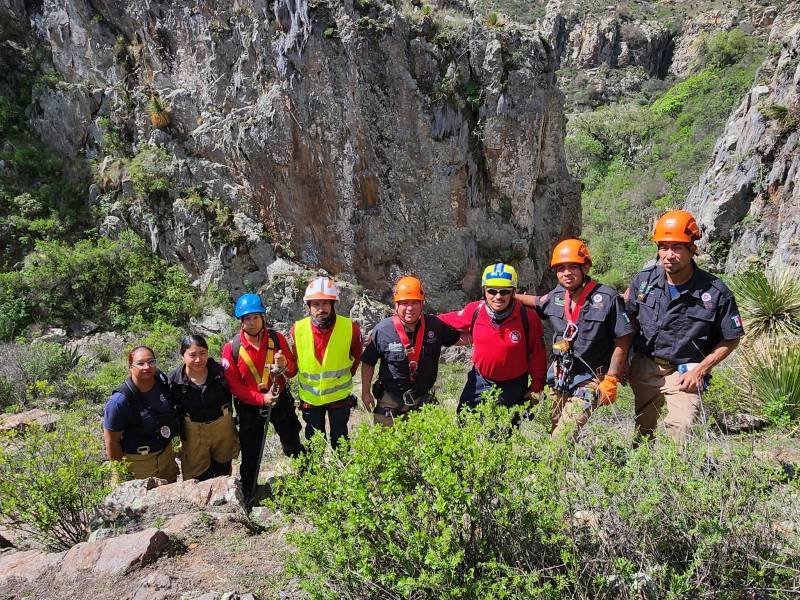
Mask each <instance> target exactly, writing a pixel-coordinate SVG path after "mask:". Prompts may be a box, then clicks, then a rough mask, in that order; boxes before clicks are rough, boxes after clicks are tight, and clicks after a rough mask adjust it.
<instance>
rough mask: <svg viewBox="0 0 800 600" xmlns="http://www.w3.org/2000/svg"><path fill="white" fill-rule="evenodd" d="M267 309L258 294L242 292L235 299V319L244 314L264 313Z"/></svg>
mask: <svg viewBox="0 0 800 600" xmlns="http://www.w3.org/2000/svg"><path fill="white" fill-rule="evenodd" d="M266 312H267V309H266V308H264V305H263V304H262V303H261V296H259V295H258V294H242V295H241V296H239V299H238V300H237V301H236V310H234V313H233V314H234V315H235V316H236V318H237V319H241V318H242V317H244V316H245V315H252V314H254V313H260V314H262V315H263V314H266Z"/></svg>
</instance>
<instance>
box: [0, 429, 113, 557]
mask: <svg viewBox="0 0 800 600" xmlns="http://www.w3.org/2000/svg"><path fill="white" fill-rule="evenodd" d="M94 422H95V419H94V417H93V415H86V414H81V415H73V416H71V417H63V418H62V419H61V420H60V421H59V422H58V428H57V430H55V431H52V432H46V431H44V430H43V429H42V428H40V427H31V428H29V429H27V430H26V431H25V434H24V436H22V437H18V438H16V439H13V440H7V441H13V442H14V443H13V444H8V445H5V444H0V519H1V520H3V521H5V522H7V523H8V524H9V525H11V526H12V527H14V528H15V529H18V530H20V531H23V532H26V533H28V534H30V535H32V536H33V537H35V538H36V539H38V540H39V541H40V542H42V543H43V544H44V545H45V546H46V547H47V548H49V549H51V550H65V549H67V548H69V547H71V546H73V545H74V544H77V543H79V542H83V541H85V540H86V538H87V536H88V534H89V523H90V521H91V519H92V518H93V516H94V514H95V510H96V508H97V506H98V505H99V504H100V503H101V502H102V500H103V498H104V497H105V496H106V494H108V493H109V492H110V491H111V487H110V485H109V482H110V478H111V467H110V466H109V465H108V464H103V449H102V442H101V437H100V436H99V435H98V434H97V428H96V426H95V425H94Z"/></svg>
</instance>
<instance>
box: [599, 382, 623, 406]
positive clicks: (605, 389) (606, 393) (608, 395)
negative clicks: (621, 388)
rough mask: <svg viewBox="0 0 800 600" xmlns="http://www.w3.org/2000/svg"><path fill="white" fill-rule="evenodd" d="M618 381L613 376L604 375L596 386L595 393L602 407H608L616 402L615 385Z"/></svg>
mask: <svg viewBox="0 0 800 600" xmlns="http://www.w3.org/2000/svg"><path fill="white" fill-rule="evenodd" d="M618 383H619V379H617V378H616V377H614V376H613V375H606V376H605V377H603V381H601V382H600V385H598V386H597V392H598V394H599V398H600V404H601V405H602V406H608V405H609V404H613V403H614V402H616V401H617V384H618Z"/></svg>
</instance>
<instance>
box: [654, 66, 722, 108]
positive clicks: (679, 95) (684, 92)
mask: <svg viewBox="0 0 800 600" xmlns="http://www.w3.org/2000/svg"><path fill="white" fill-rule="evenodd" d="M713 80H714V74H713V73H712V72H711V71H702V72H701V73H698V74H697V75H692V76H691V77H689V78H688V79H686V80H685V81H682V82H681V83H678V84H677V85H674V86H673V87H671V88H670V89H669V90H667V92H666V93H665V94H664V95H663V96H662V97H661V98H659V99H658V100H656V101H655V102H653V104H652V105H651V106H650V110H651V111H653V113H654V114H656V115H658V116H663V115H668V116H670V117H676V116H678V114H679V113H680V112H681V110H683V106H684V105H685V104H686V102H687V101H688V100H689V99H690V98H691V97H692V96H696V95H698V94H701V93H706V92H708V91H709V90H710V89H711V86H712V85H713Z"/></svg>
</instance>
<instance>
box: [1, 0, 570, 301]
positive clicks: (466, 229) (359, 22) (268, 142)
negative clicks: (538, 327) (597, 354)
mask: <svg viewBox="0 0 800 600" xmlns="http://www.w3.org/2000/svg"><path fill="white" fill-rule="evenodd" d="M23 12H24V14H21V13H23ZM0 13H4V16H8V15H13V16H14V20H15V22H20V23H25V24H27V27H28V35H29V36H30V39H31V40H32V41H31V43H33V40H36V41H37V42H38V44H40V45H41V46H42V47H44V48H45V49H46V50H47V51H48V54H49V57H50V58H49V61H50V62H51V65H45V68H47V67H48V66H51V68H52V69H53V70H54V71H55V72H56V73H57V75H58V78H59V79H60V81H58V82H57V83H55V84H52V85H49V86H45V87H44V88H43V89H40V90H38V91H37V92H36V93H35V97H34V98H33V99H32V105H31V109H30V122H31V123H32V125H33V126H34V127H35V129H36V130H37V131H38V132H40V133H41V134H42V136H43V137H44V138H45V139H47V140H49V142H50V143H51V144H52V145H53V146H54V147H56V148H58V149H59V150H60V151H62V152H63V153H65V154H67V155H72V156H85V157H87V158H88V159H91V160H95V161H97V165H98V166H97V169H96V170H97V182H96V184H95V185H94V186H93V187H92V190H90V194H89V196H90V199H91V200H92V201H93V202H95V203H96V204H97V205H98V206H99V207H101V208H102V209H103V210H105V212H106V213H107V215H108V216H107V218H106V220H105V222H104V223H103V230H104V231H105V232H106V233H108V234H109V235H113V234H114V233H115V232H116V231H119V230H120V229H122V228H125V227H132V228H134V229H135V230H137V231H138V232H139V233H141V234H142V235H144V236H145V237H146V238H147V239H150V240H151V243H152V245H153V248H154V249H156V250H158V251H159V252H160V253H161V254H162V255H164V256H166V257H167V258H169V259H170V260H173V261H177V262H181V263H183V264H184V265H185V266H186V267H187V268H188V269H189V271H190V272H191V273H193V274H194V275H195V276H196V277H197V278H198V280H199V282H200V283H201V284H203V285H205V284H207V283H208V282H211V281H217V282H220V283H221V284H222V285H223V286H224V287H226V288H228V289H229V290H230V291H231V292H232V293H233V294H236V293H238V291H239V290H241V289H243V288H245V287H258V286H259V285H261V284H262V283H263V282H264V281H265V280H266V279H267V267H268V266H269V265H270V264H271V263H272V262H273V261H274V260H275V257H276V254H283V255H289V256H293V257H294V259H295V260H298V261H300V262H302V263H304V264H305V265H307V266H310V267H320V268H323V269H325V270H327V271H329V272H331V273H334V274H346V275H348V276H350V277H351V278H353V279H355V281H357V282H358V283H359V284H360V285H363V286H364V287H366V288H369V289H373V290H377V291H379V292H383V291H385V290H388V288H389V287H390V285H391V282H392V281H393V279H394V278H396V277H397V276H398V275H399V274H401V273H406V272H415V273H417V274H418V275H420V276H421V277H422V279H423V280H424V281H425V283H426V284H427V285H428V289H429V295H430V297H431V298H432V300H433V301H434V305H437V304H438V305H439V306H442V307H444V306H448V307H449V306H452V305H453V304H454V303H457V302H461V301H463V300H464V299H466V298H467V297H468V296H469V295H471V294H473V293H474V292H475V290H476V288H477V285H478V281H479V275H480V270H481V268H482V266H483V265H484V264H485V263H487V262H490V261H491V260H494V259H495V258H497V257H502V258H504V259H508V260H511V261H512V262H514V263H515V264H516V265H518V266H519V267H520V270H521V276H522V280H523V282H524V283H525V284H528V285H532V286H534V287H536V286H539V285H541V284H542V283H543V281H544V280H545V279H546V278H547V277H548V275H547V269H546V264H547V263H546V261H547V256H548V252H549V249H550V248H551V246H552V244H553V243H554V242H555V241H557V240H558V239H559V238H561V237H563V236H566V235H572V234H576V233H577V232H578V231H579V229H580V218H579V215H580V210H579V190H578V187H577V184H576V182H575V181H574V180H573V179H572V178H571V177H570V176H569V174H568V172H567V169H566V164H565V159H564V151H563V138H564V115H563V108H562V104H563V96H562V94H561V93H560V92H559V91H558V89H557V86H556V84H555V78H554V71H555V68H556V56H555V54H554V52H553V51H552V50H551V49H550V48H549V47H548V46H547V45H546V44H545V43H543V42H542V40H541V38H540V37H539V34H538V33H537V32H535V31H534V30H533V29H530V28H526V27H516V26H511V25H509V26H506V27H504V28H502V29H500V28H489V27H487V26H486V25H485V24H483V23H482V22H480V21H479V20H474V21H472V20H470V18H469V16H466V15H465V16H464V17H463V18H454V17H452V16H451V17H448V18H447V19H445V20H443V19H441V18H439V19H438V20H437V19H434V18H433V17H431V16H423V15H422V13H421V11H419V10H418V9H414V8H413V7H412V6H411V4H405V3H400V2H397V3H396V6H395V5H393V4H392V3H384V2H381V1H378V2H370V3H363V4H362V3H353V2H352V1H351V0H329V1H327V2H325V1H322V0H274V1H273V2H266V1H264V0H242V1H238V0H237V1H236V2H233V3H230V4H229V3H217V2H211V1H209V0H193V1H185V0H180V1H176V2H158V1H153V0H144V1H141V2H127V1H111V0H92V1H89V0H66V1H65V0H57V1H56V0H44V1H43V2H25V3H22V2H19V1H14V2H9V0H4V2H3V4H2V5H0ZM434 16H435V15H434ZM9 18H10V17H9ZM153 97H155V98H158V99H160V100H162V101H163V102H164V103H165V104H166V105H167V106H168V107H169V109H170V115H171V122H170V124H169V126H168V127H166V128H161V129H157V128H154V127H153V126H152V124H151V123H150V121H149V119H148V114H147V109H146V107H147V103H148V101H149V100H151V99H152V98H153ZM156 147H160V148H164V149H166V151H167V153H168V157H169V158H168V160H167V161H166V163H165V164H163V163H164V161H163V160H162V161H161V162H162V164H157V165H156V166H157V167H158V169H160V173H161V174H162V175H164V176H166V179H167V180H168V182H169V185H168V187H167V189H166V190H164V189H161V190H155V191H152V190H149V191H146V192H143V191H142V190H141V189H140V188H141V177H142V175H141V170H142V169H141V168H139V171H138V173H139V175H138V177H139V179H138V180H137V176H136V172H135V171H134V167H132V163H134V161H135V160H136V159H135V158H134V159H133V160H132V158H133V157H136V156H138V157H139V158H140V159H141V156H142V153H143V152H146V151H147V150H148V149H150V151H153V149H154V148H156ZM162 158H163V157H162ZM141 163H142V161H141V160H140V163H139V167H141ZM144 163H145V165H146V164H147V161H144ZM134 164H135V163H134Z"/></svg>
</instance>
